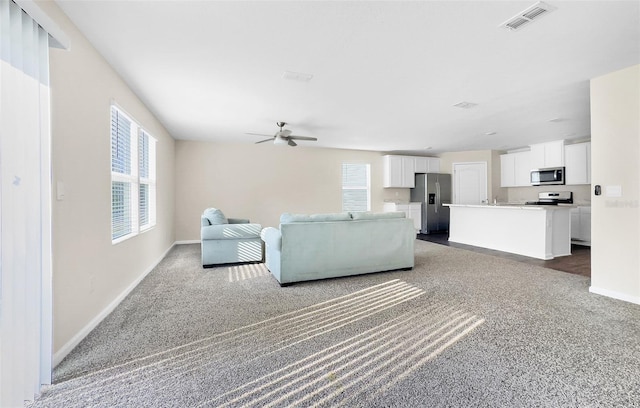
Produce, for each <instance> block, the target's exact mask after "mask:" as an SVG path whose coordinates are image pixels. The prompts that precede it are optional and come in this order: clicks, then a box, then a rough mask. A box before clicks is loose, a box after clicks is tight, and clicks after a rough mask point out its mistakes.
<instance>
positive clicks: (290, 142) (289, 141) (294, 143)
mask: <svg viewBox="0 0 640 408" xmlns="http://www.w3.org/2000/svg"><path fill="white" fill-rule="evenodd" d="M287 143H288V144H289V146H291V147H295V146H297V145H298V144H297V143H296V142H294V141H293V140H291V138H289V140H288V141H287Z"/></svg>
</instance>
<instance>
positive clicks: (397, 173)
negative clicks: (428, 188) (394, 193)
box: [382, 155, 415, 188]
mask: <svg viewBox="0 0 640 408" xmlns="http://www.w3.org/2000/svg"><path fill="white" fill-rule="evenodd" d="M382 159H383V167H384V179H383V187H407V188H413V187H415V160H414V157H412V156H394V155H386V156H383V158H382Z"/></svg>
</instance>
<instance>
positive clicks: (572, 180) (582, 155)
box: [564, 142, 591, 185]
mask: <svg viewBox="0 0 640 408" xmlns="http://www.w3.org/2000/svg"><path fill="white" fill-rule="evenodd" d="M564 162H565V182H566V184H568V185H575V184H591V142H585V143H576V144H571V145H566V146H565V147H564Z"/></svg>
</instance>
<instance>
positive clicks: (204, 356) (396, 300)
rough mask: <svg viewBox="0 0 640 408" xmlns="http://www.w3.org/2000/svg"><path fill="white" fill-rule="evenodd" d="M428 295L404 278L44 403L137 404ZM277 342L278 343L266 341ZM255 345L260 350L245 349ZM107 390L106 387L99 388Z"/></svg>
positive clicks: (108, 376)
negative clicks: (230, 361)
mask: <svg viewBox="0 0 640 408" xmlns="http://www.w3.org/2000/svg"><path fill="white" fill-rule="evenodd" d="M422 294H424V291H423V290H422V289H419V288H416V287H414V286H412V285H409V284H407V283H406V282H402V281H399V280H397V279H396V280H392V281H389V282H385V283H383V284H378V285H374V286H371V287H369V288H366V289H363V290H360V291H357V292H353V293H352V294H349V295H344V296H341V297H338V298H335V299H332V300H328V301H325V302H321V303H318V304H315V305H312V306H309V307H306V308H303V309H299V310H298V311H293V312H289V313H287V314H284V315H282V316H278V317H274V318H271V319H267V320H264V321H262V322H258V323H254V324H251V325H247V326H244V327H241V328H238V329H235V330H231V331H228V332H225V333H220V334H217V335H214V336H210V337H208V338H206V339H201V340H198V341H195V342H191V343H188V344H185V345H182V346H177V347H174V348H171V349H169V350H165V351H162V352H158V353H154V354H151V355H149V356H145V357H141V358H138V359H135V360H132V361H129V362H127V363H123V364H120V365H116V366H114V367H110V368H106V369H103V370H100V371H97V372H93V373H89V374H87V375H85V376H82V377H78V378H75V379H72V380H68V381H66V382H63V383H60V384H56V385H54V386H53V387H51V388H52V389H53V390H57V392H55V393H52V394H50V396H49V395H47V396H44V398H43V399H42V402H44V403H47V404H49V403H56V401H59V403H63V402H64V403H65V404H67V403H69V400H70V399H75V400H79V401H85V402H86V401H87V399H91V400H93V399H94V398H99V399H100V400H105V399H107V400H109V399H113V400H114V401H115V400H123V399H124V400H131V402H133V400H135V398H136V396H138V395H139V394H140V389H142V388H144V389H145V390H146V391H147V392H154V390H155V391H160V390H163V389H165V388H167V387H171V386H172V385H173V384H174V383H175V382H176V381H178V380H179V379H180V378H181V377H183V376H185V375H188V374H190V373H192V372H194V371H196V370H202V369H208V368H209V367H215V366H216V365H219V364H220V362H221V361H223V360H224V358H225V356H226V355H227V354H228V353H239V352H243V353H247V360H246V361H251V360H254V359H258V358H262V357H264V356H265V355H268V354H272V353H276V352H280V351H282V350H285V349H287V348H289V347H292V346H293V345H295V344H298V343H301V342H304V341H308V340H309V339H312V338H314V337H317V336H320V335H324V334H327V333H329V332H331V331H334V330H337V329H339V328H341V327H344V326H346V325H350V324H353V323H355V322H357V321H359V320H362V319H364V318H367V317H370V316H372V315H375V314H377V313H379V312H381V311H384V310H387V309H389V308H391V307H394V306H397V305H399V304H402V303H405V302H407V301H410V300H411V299H414V298H416V297H418V296H421V295H422ZM266 338H278V339H281V340H280V341H278V342H275V343H273V342H263V341H261V339H266ZM247 341H253V342H254V343H255V345H256V346H255V347H253V348H249V349H247V347H246V346H245V345H244V343H245V342H247ZM103 385H104V386H105V387H104V389H102V388H100V387H101V386H103Z"/></svg>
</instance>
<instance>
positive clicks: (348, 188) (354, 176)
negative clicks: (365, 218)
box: [342, 163, 371, 211]
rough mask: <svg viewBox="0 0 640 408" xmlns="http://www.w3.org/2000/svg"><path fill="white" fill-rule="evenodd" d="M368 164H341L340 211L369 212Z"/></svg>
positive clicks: (369, 184) (369, 185)
mask: <svg viewBox="0 0 640 408" xmlns="http://www.w3.org/2000/svg"><path fill="white" fill-rule="evenodd" d="M369 173H370V166H369V165H368V164H354V163H343V164H342V211H370V210H371V192H370V190H371V183H370V174H369Z"/></svg>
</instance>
